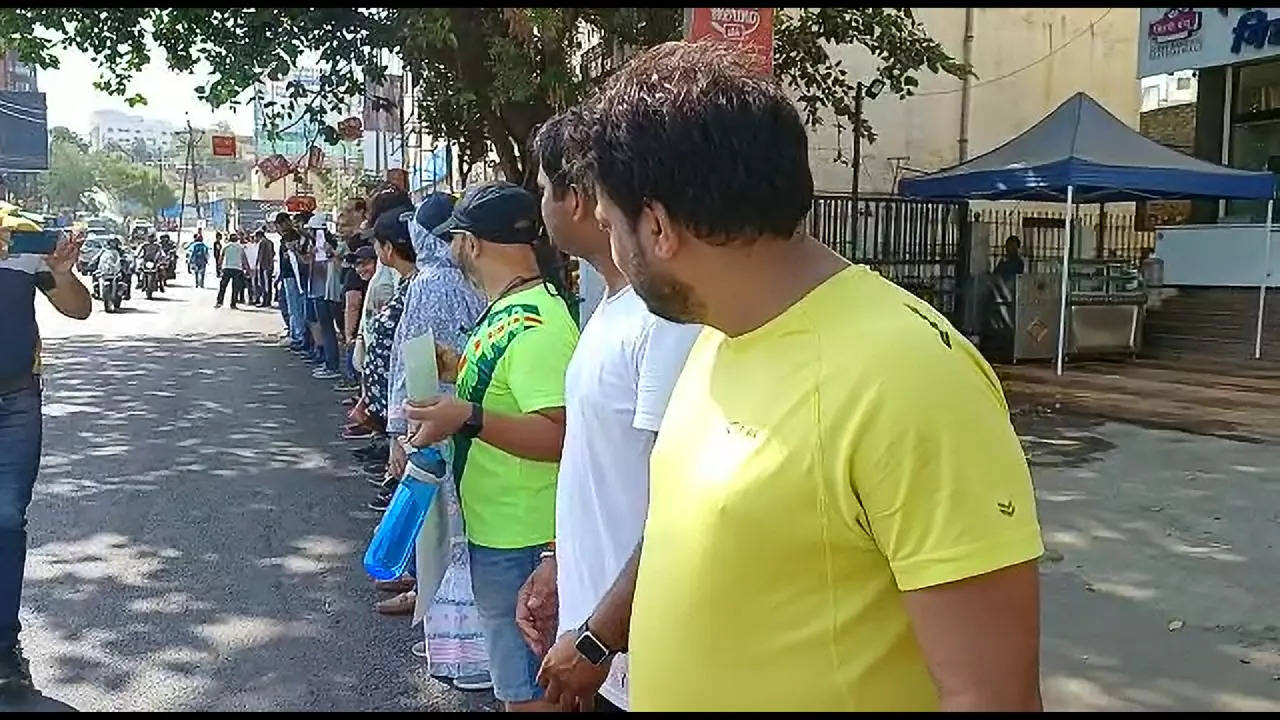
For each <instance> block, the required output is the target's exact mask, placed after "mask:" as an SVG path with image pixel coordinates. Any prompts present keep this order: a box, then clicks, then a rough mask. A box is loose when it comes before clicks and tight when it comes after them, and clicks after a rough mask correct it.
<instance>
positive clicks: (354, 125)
mask: <svg viewBox="0 0 1280 720" xmlns="http://www.w3.org/2000/svg"><path fill="white" fill-rule="evenodd" d="M338 136H339V137H341V138H342V139H343V140H359V139H360V138H362V137H364V124H363V123H362V122H360V118H358V117H356V116H354V115H353V116H351V117H349V118H347V119H346V120H343V121H341V122H339V123H338Z"/></svg>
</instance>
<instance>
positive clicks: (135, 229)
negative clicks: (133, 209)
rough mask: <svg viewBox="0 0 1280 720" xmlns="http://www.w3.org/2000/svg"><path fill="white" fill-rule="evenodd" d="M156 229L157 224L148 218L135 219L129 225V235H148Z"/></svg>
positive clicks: (133, 236)
mask: <svg viewBox="0 0 1280 720" xmlns="http://www.w3.org/2000/svg"><path fill="white" fill-rule="evenodd" d="M155 231H156V229H155V226H153V225H152V224H151V223H149V222H147V221H146V220H134V221H133V223H132V224H130V226H129V237H132V238H136V237H144V238H145V237H146V236H148V235H150V234H152V233H154V232H155Z"/></svg>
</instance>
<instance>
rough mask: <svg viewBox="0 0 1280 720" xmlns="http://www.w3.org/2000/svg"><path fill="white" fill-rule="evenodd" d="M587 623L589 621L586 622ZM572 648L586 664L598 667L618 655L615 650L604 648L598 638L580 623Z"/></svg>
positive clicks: (585, 625)
mask: <svg viewBox="0 0 1280 720" xmlns="http://www.w3.org/2000/svg"><path fill="white" fill-rule="evenodd" d="M588 622H589V621H588ZM573 647H574V648H575V649H576V650H577V651H578V654H579V655H581V656H582V657H583V658H585V659H586V661H587V662H589V663H591V664H592V665H595V666H597V667H599V666H600V665H602V664H604V661H606V660H608V659H609V658H612V657H613V656H614V655H617V654H618V651H617V650H610V649H609V648H608V647H606V646H605V644H604V643H603V642H601V641H600V638H597V637H596V636H595V635H594V634H593V633H592V632H591V629H590V628H588V627H587V623H586V622H584V623H582V627H580V628H578V639H577V640H576V641H574V643H573Z"/></svg>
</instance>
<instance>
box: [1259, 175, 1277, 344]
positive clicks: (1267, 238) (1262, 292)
mask: <svg viewBox="0 0 1280 720" xmlns="http://www.w3.org/2000/svg"><path fill="white" fill-rule="evenodd" d="M1275 202H1276V200H1275V198H1274V197H1273V198H1271V199H1270V200H1267V221H1266V222H1265V223H1263V228H1264V230H1263V232H1264V235H1263V236H1262V242H1263V247H1264V248H1266V249H1265V250H1263V252H1262V257H1263V258H1264V260H1263V262H1262V284H1261V285H1259V286H1258V333H1257V335H1256V336H1255V337H1254V340H1253V359H1254V360H1261V359H1262V314H1263V312H1264V310H1265V309H1266V302H1267V285H1268V284H1269V283H1270V282H1271V209H1272V207H1273V206H1274V205H1275Z"/></svg>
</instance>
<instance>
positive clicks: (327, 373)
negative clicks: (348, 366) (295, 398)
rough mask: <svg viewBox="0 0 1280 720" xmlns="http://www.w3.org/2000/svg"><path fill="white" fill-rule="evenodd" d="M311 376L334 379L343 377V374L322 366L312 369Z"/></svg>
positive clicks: (320, 378)
mask: <svg viewBox="0 0 1280 720" xmlns="http://www.w3.org/2000/svg"><path fill="white" fill-rule="evenodd" d="M311 377H313V378H316V379H317V380H333V379H334V378H340V377H342V374H341V373H338V372H334V371H333V370H327V369H325V368H324V367H323V366H321V367H318V368H316V369H315V370H313V371H311Z"/></svg>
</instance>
